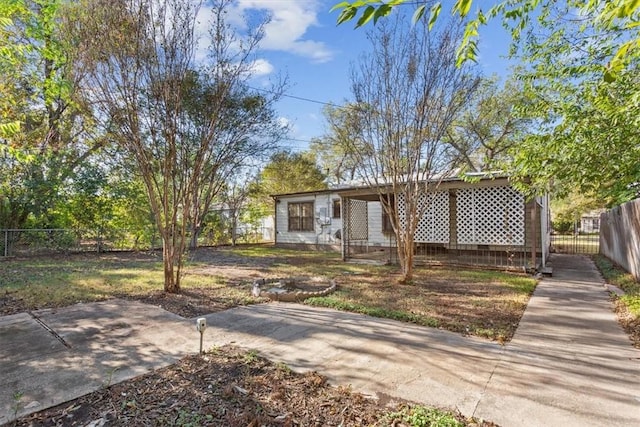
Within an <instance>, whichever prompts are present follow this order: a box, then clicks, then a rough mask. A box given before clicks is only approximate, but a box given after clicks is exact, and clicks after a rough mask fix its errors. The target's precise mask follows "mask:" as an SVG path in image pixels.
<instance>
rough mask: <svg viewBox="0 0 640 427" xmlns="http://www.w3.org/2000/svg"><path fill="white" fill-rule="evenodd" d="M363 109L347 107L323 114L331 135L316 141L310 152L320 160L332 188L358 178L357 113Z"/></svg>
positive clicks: (325, 111) (310, 147)
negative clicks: (354, 152) (356, 148)
mask: <svg viewBox="0 0 640 427" xmlns="http://www.w3.org/2000/svg"><path fill="white" fill-rule="evenodd" d="M362 108H365V107H364V106H361V105H358V104H347V105H345V106H343V107H335V106H332V105H329V106H326V107H325V108H324V110H323V114H324V117H325V120H326V121H327V123H328V132H327V133H326V134H325V135H323V136H322V137H320V138H314V139H313V140H311V144H309V151H310V152H311V153H313V155H315V156H316V158H317V159H318V163H319V164H320V167H321V168H322V170H323V171H327V172H328V178H329V180H330V181H331V183H333V184H342V183H345V182H350V181H353V180H354V179H356V177H358V175H357V174H358V164H357V162H356V161H355V159H354V156H353V150H354V149H355V147H358V146H359V144H358V143H357V141H358V138H359V135H358V133H359V131H360V125H359V119H358V111H359V110H361V109H362Z"/></svg>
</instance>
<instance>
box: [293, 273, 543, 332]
mask: <svg viewBox="0 0 640 427" xmlns="http://www.w3.org/2000/svg"><path fill="white" fill-rule="evenodd" d="M338 283H339V291H338V292H335V293H333V294H330V295H328V296H326V297H321V298H310V299H308V300H306V303H307V304H311V305H316V306H322V307H330V308H335V309H338V310H346V311H354V312H357V313H363V314H367V315H370V316H376V317H385V318H390V319H396V320H402V321H406V322H411V323H416V324H418V325H424V326H431V327H439V328H442V329H447V330H450V331H454V332H460V333H462V334H469V335H477V336H481V337H486V338H489V339H493V340H497V341H500V342H504V341H508V340H510V339H511V338H512V336H513V334H514V332H515V330H516V328H517V326H518V322H519V321H520V318H521V317H522V313H523V312H524V309H525V308H526V305H527V302H528V301H529V297H530V295H531V293H532V292H533V290H534V289H535V286H536V281H535V280H534V279H532V278H530V277H527V276H519V275H513V274H508V273H502V272H495V271H476V270H449V269H442V268H437V269H423V268H421V269H416V271H415V276H414V280H413V283H412V284H411V285H401V284H398V283H397V281H396V277H395V275H393V274H389V273H388V272H386V274H362V275H358V276H341V277H339V278H338Z"/></svg>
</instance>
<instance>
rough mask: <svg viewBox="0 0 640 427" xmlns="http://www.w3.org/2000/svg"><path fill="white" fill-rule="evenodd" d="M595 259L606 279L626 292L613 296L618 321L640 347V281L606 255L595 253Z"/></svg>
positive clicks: (635, 344)
mask: <svg viewBox="0 0 640 427" xmlns="http://www.w3.org/2000/svg"><path fill="white" fill-rule="evenodd" d="M593 260H594V261H595V263H596V265H597V266H598V269H599V270H600V272H601V273H602V276H603V277H604V279H605V281H606V282H607V283H610V284H612V285H614V286H617V287H619V288H620V289H622V290H623V291H624V292H625V294H624V295H622V296H619V297H617V296H615V297H613V298H614V303H615V306H616V313H617V314H618V321H619V322H620V324H621V325H622V327H623V328H624V330H625V331H626V332H627V334H629V338H630V339H631V341H632V342H633V345H634V346H635V347H636V348H640V282H638V281H637V280H636V279H635V278H634V277H633V276H632V275H631V274H630V273H627V272H626V271H625V270H624V269H622V268H620V267H618V266H617V265H615V264H614V263H612V262H611V261H610V260H609V259H608V258H607V257H605V256H602V255H595V256H594V257H593Z"/></svg>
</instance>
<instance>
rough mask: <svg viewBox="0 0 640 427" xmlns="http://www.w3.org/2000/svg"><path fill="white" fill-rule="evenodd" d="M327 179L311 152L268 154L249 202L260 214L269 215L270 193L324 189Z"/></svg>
mask: <svg viewBox="0 0 640 427" xmlns="http://www.w3.org/2000/svg"><path fill="white" fill-rule="evenodd" d="M326 178H327V177H326V175H325V174H324V173H323V172H322V171H321V170H320V169H319V168H318V165H317V164H316V159H315V156H314V155H313V154H312V153H310V152H303V153H290V152H287V151H281V152H278V153H276V154H274V155H272V156H271V159H270V161H269V163H267V164H266V165H265V167H264V168H263V169H262V171H261V172H260V174H259V176H258V180H257V182H255V183H254V184H253V185H252V186H251V191H250V196H251V199H252V204H253V205H254V206H257V207H258V208H259V210H260V211H262V214H263V216H266V215H269V214H271V213H272V212H273V201H272V200H271V198H270V197H269V196H271V195H274V194H286V193H296V192H299V191H313V190H323V189H326V188H327V182H326Z"/></svg>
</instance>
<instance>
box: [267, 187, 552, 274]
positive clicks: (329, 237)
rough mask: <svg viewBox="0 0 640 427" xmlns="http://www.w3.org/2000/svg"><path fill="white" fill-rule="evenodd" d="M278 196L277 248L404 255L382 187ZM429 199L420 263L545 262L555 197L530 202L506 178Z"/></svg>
mask: <svg viewBox="0 0 640 427" xmlns="http://www.w3.org/2000/svg"><path fill="white" fill-rule="evenodd" d="M272 197H273V199H274V201H275V244H276V246H281V247H282V246H288V247H299V248H314V249H325V250H339V251H341V252H342V256H343V259H345V260H350V259H375V260H378V261H384V262H391V263H393V262H395V261H396V260H397V251H396V241H395V237H394V233H393V230H392V227H391V223H390V221H389V219H388V217H387V216H386V214H385V213H384V210H383V208H382V205H381V204H380V201H379V197H380V196H379V192H378V190H377V189H376V188H371V187H367V186H352V187H344V188H332V189H328V190H319V191H305V192H299V193H292V194H278V195H274V196H272ZM399 199H400V200H399V201H398V202H397V209H398V210H399V213H400V218H402V217H403V215H404V210H403V202H402V197H399ZM425 200H427V195H426V194H425ZM430 200H431V201H430V203H429V205H428V207H427V209H426V211H425V212H424V214H423V217H422V219H421V220H420V222H419V224H418V229H417V230H416V234H415V236H414V239H415V255H416V257H415V260H416V263H417V264H419V263H425V264H427V263H428V264H432V263H446V264H465V265H469V264H471V265H486V266H495V267H500V268H513V269H523V268H525V269H532V268H539V267H543V266H545V264H546V260H547V258H548V255H549V241H550V221H549V203H548V197H546V196H543V197H536V198H534V199H532V200H526V199H525V196H524V195H523V194H522V193H520V192H519V191H517V190H516V189H515V188H513V186H512V185H511V184H510V182H509V179H508V178H507V177H504V176H501V177H484V178H481V179H479V180H474V181H473V182H468V181H465V180H462V179H460V178H450V179H446V180H444V181H442V182H441V183H440V185H439V186H438V187H437V190H436V191H435V192H433V193H432V194H430ZM401 222H402V221H401Z"/></svg>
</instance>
